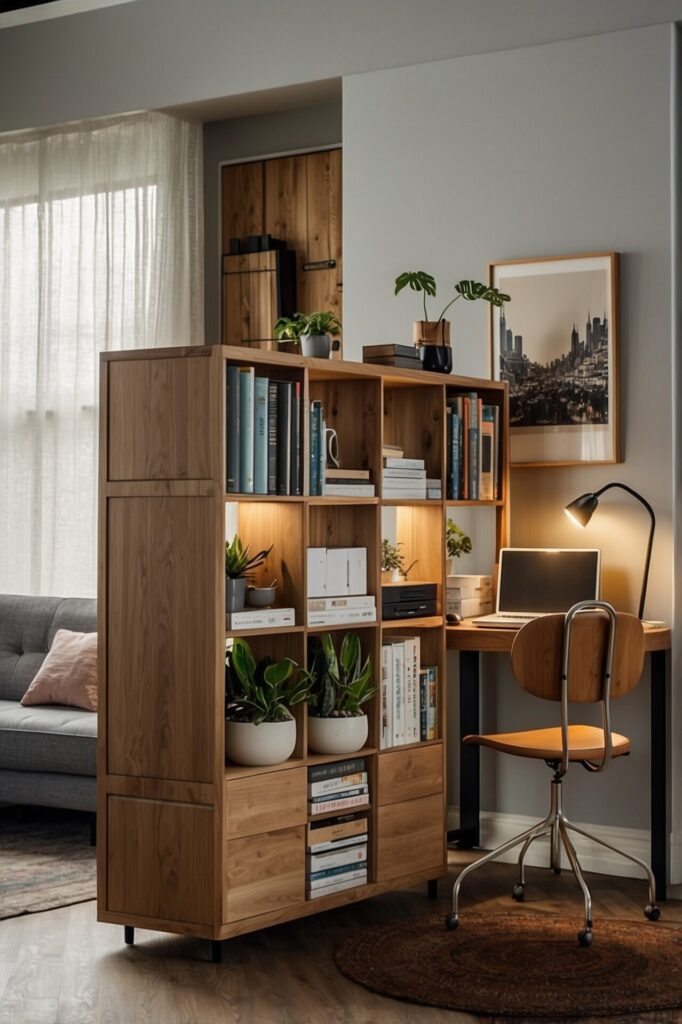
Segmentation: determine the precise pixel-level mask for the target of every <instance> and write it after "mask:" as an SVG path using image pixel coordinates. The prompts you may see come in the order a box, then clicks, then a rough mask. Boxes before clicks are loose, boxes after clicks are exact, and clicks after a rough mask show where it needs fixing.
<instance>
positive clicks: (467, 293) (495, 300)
mask: <svg viewBox="0 0 682 1024" xmlns="http://www.w3.org/2000/svg"><path fill="white" fill-rule="evenodd" d="M408 285H409V287H410V288H411V289H412V291H415V292H421V293H422V302H423V306H424V319H423V320H415V322H414V327H413V340H414V343H415V345H418V346H423V347H425V348H426V350H425V351H424V352H423V362H424V364H425V368H426V369H434V370H441V371H443V372H446V373H449V372H450V370H451V369H452V352H449V351H448V352H433V351H431V346H434V347H436V348H441V349H443V348H447V349H449V347H450V321H449V320H446V319H445V314H446V313H447V311H448V310H449V308H450V306H452V304H453V303H454V302H457V299H467V300H468V301H469V302H475V301H476V300H477V299H482V300H483V301H484V302H489V303H490V304H491V305H493V306H501V305H502V304H503V303H505V302H509V301H510V298H511V296H509V295H505V294H504V293H503V292H500V291H498V289H497V288H493V287H492V286H491V285H487V284H483V283H482V282H481V281H471V280H463V281H457V282H456V283H455V286H454V287H455V292H456V294H455V296H454V297H453V298H452V299H450V301H449V302H448V303H447V304H446V306H445V308H444V309H443V310H442V311H441V313H440V316H439V317H438V318H437V319H436V320H429V315H428V311H427V308H426V296H427V295H429V296H431V297H432V298H435V295H436V281H435V278H434V277H432V276H431V274H427V273H426V271H424V270H407V271H405V273H403V274H399V275H398V277H396V279H395V290H394V294H395V295H398V294H399V293H400V292H401V291H402V290H403V288H407V286H408Z"/></svg>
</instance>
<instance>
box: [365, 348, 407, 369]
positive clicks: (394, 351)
mask: <svg viewBox="0 0 682 1024" xmlns="http://www.w3.org/2000/svg"><path fill="white" fill-rule="evenodd" d="M362 361H363V363H372V364H373V365H375V366H400V367H401V368H402V369H404V370H421V369H422V361H421V358H420V355H419V349H418V348H415V346H414V345H365V346H364V347H363V349H362Z"/></svg>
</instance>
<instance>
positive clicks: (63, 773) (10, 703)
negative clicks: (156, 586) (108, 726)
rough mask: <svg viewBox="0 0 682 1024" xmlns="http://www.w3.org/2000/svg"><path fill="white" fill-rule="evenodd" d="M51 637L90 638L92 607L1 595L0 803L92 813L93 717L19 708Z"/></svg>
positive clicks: (76, 601) (84, 602)
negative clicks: (67, 632) (64, 633)
mask: <svg viewBox="0 0 682 1024" xmlns="http://www.w3.org/2000/svg"><path fill="white" fill-rule="evenodd" d="M58 629H71V630H74V631H75V632H79V633H94V632H95V631H96V630H97V602H96V601H95V600H94V599H90V598H73V597H72V598H59V597H18V596H12V595H7V594H2V595H0V803H12V804H37V805H40V806H44V807H69V808H73V809H74V810H79V811H95V809H96V803H97V800H96V772H97V767H96V765H97V715H96V714H94V713H93V712H92V711H84V710H81V709H80V708H71V707H60V706H57V705H49V706H48V705H46V706H44V707H26V708H25V707H23V706H22V705H21V704H20V703H19V702H20V700H21V698H22V697H23V695H24V694H25V693H26V690H27V689H28V687H29V684H30V683H31V681H32V679H33V678H34V676H35V675H36V673H37V671H38V669H39V668H40V666H41V665H42V663H43V660H44V658H45V655H46V654H47V652H48V650H49V649H50V646H51V644H52V640H53V638H54V635H55V633H56V632H57V630H58Z"/></svg>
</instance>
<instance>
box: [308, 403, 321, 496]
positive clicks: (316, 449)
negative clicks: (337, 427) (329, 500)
mask: <svg viewBox="0 0 682 1024" xmlns="http://www.w3.org/2000/svg"><path fill="white" fill-rule="evenodd" d="M319 411H320V403H319V402H311V403H310V493H311V494H312V495H313V496H315V495H317V494H319V493H320V491H319V470H320V418H319Z"/></svg>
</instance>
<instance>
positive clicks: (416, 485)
mask: <svg viewBox="0 0 682 1024" xmlns="http://www.w3.org/2000/svg"><path fill="white" fill-rule="evenodd" d="M391 451H392V452H397V453H399V454H390V455H387V454H386V452H391ZM383 461H384V467H383V473H382V479H381V483H382V494H383V497H384V498H415V499H416V498H419V499H422V498H426V465H425V463H424V460H423V459H406V458H405V455H404V452H403V450H402V449H401V448H385V449H384V460H383Z"/></svg>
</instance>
